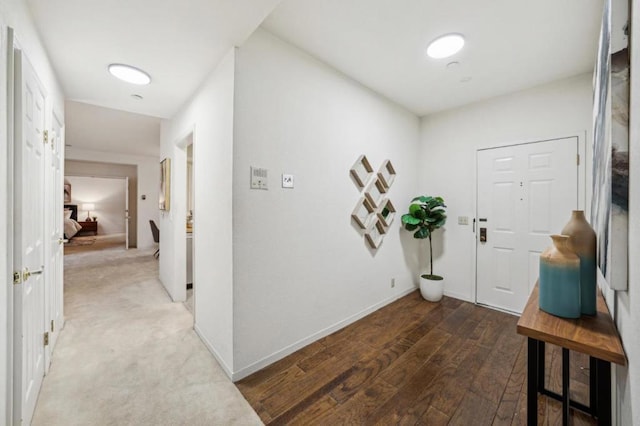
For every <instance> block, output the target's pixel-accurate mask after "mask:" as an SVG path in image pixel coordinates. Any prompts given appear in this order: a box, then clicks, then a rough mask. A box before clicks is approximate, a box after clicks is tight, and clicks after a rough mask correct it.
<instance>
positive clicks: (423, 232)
mask: <svg viewBox="0 0 640 426" xmlns="http://www.w3.org/2000/svg"><path fill="white" fill-rule="evenodd" d="M429 234H430V232H429V229H428V228H420V229H418V230H417V231H416V232H415V234H413V238H419V239H424V238H429Z"/></svg>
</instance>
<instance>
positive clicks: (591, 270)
mask: <svg viewBox="0 0 640 426" xmlns="http://www.w3.org/2000/svg"><path fill="white" fill-rule="evenodd" d="M562 234H563V235H568V236H569V237H571V238H570V239H569V245H570V247H571V249H572V250H573V251H574V252H575V253H576V254H577V255H578V257H579V258H580V306H581V309H582V313H583V314H585V315H595V314H596V291H597V290H596V288H597V272H596V268H597V266H596V233H595V231H594V230H593V228H591V225H589V222H587V219H586V218H585V217H584V211H582V210H574V211H573V212H572V213H571V220H569V223H567V224H566V225H565V227H564V228H562Z"/></svg>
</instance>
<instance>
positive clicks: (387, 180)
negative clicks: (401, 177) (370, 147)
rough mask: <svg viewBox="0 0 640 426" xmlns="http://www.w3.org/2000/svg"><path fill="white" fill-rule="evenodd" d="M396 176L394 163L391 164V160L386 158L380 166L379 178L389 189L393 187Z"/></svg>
mask: <svg viewBox="0 0 640 426" xmlns="http://www.w3.org/2000/svg"><path fill="white" fill-rule="evenodd" d="M395 178H396V169H394V168H393V164H391V161H390V160H385V161H384V163H382V166H381V167H380V171H378V179H380V181H381V182H382V185H383V186H384V187H385V189H389V188H391V185H392V184H393V181H394V180H395ZM385 192H386V191H385Z"/></svg>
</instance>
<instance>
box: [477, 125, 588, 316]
mask: <svg viewBox="0 0 640 426" xmlns="http://www.w3.org/2000/svg"><path fill="white" fill-rule="evenodd" d="M566 138H577V139H578V153H579V155H580V164H579V165H578V206H579V208H581V209H583V210H584V208H585V206H586V199H587V167H586V165H587V162H589V164H591V153H588V152H587V148H586V145H587V144H586V139H587V132H586V131H584V130H583V131H577V132H572V133H569V134H565V135H558V136H550V137H544V138H543V137H541V138H534V139H525V140H522V141H513V142H510V143H496V144H491V145H487V146H483V147H481V148H477V149H476V150H475V156H474V157H475V161H474V164H473V167H474V174H473V176H474V178H475V179H476V181H477V177H478V151H484V150H486V149H494V148H506V147H510V146H516V145H525V144H530V143H536V142H545V141H550V140H555V139H566ZM473 205H474V209H475V213H474V219H473V228H472V229H473V233H472V237H471V239H470V244H471V250H472V256H471V276H472V277H473V278H474V279H473V280H472V284H471V300H472V301H473V303H476V304H477V303H478V274H477V271H478V269H477V258H478V245H477V241H476V240H477V238H478V232H477V230H478V218H479V217H478V185H474V189H473ZM567 220H569V216H567ZM508 313H511V314H513V312H508Z"/></svg>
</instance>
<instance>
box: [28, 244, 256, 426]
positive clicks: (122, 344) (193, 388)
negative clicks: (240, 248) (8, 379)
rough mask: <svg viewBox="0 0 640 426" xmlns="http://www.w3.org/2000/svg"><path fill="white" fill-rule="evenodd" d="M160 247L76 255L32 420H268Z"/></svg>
mask: <svg viewBox="0 0 640 426" xmlns="http://www.w3.org/2000/svg"><path fill="white" fill-rule="evenodd" d="M152 253H153V250H147V251H138V250H129V251H124V250H122V249H110V250H102V251H93V252H87V253H78V254H71V255H67V256H65V257H64V262H65V318H66V324H65V328H64V329H63V331H62V332H61V334H60V338H59V341H58V343H57V347H56V348H55V352H54V355H53V362H52V364H51V369H50V371H49V374H48V375H47V376H46V377H45V379H44V384H43V387H42V390H41V392H40V396H39V400H38V404H37V406H36V412H35V415H34V419H33V425H36V426H37V425H47V426H53V425H112V424H113V425H115V424H117V425H179V424H189V425H211V424H225V425H232V424H238V425H251V424H258V425H259V424H261V422H260V420H259V418H258V416H257V415H256V414H255V413H254V412H253V410H252V409H251V407H250V406H249V404H248V403H247V402H246V401H245V400H244V398H243V397H242V395H241V394H240V392H239V391H238V390H237V389H236V387H235V386H234V385H233V384H232V383H231V382H230V381H229V379H228V378H227V377H226V376H225V374H224V373H223V371H222V370H221V368H220V367H219V366H218V364H217V362H216V361H215V359H214V358H213V356H212V355H211V354H210V353H209V352H208V350H207V349H206V348H205V346H204V345H203V344H202V342H201V341H200V339H199V338H198V336H197V335H196V334H195V332H194V331H193V317H192V315H191V314H190V313H189V311H188V310H187V309H186V308H185V306H184V304H182V303H173V302H171V300H170V299H169V296H168V295H167V294H166V292H165V291H164V289H163V287H162V285H161V283H160V282H159V280H158V279H157V276H158V262H157V260H156V259H154V258H153V256H152Z"/></svg>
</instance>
